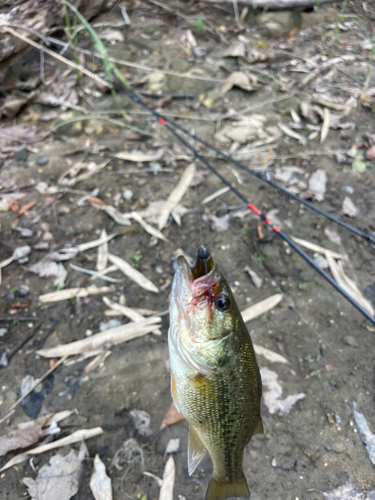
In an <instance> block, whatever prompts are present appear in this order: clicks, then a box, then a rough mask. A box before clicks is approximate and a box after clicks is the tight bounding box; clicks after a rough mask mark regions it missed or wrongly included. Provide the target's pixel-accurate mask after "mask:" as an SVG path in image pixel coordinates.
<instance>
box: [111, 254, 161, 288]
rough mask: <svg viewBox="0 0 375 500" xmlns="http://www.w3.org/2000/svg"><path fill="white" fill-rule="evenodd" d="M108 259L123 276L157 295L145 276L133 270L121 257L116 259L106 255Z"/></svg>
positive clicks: (113, 256)
mask: <svg viewBox="0 0 375 500" xmlns="http://www.w3.org/2000/svg"><path fill="white" fill-rule="evenodd" d="M108 259H109V261H110V262H112V264H114V265H115V266H117V267H118V268H119V270H120V271H122V272H123V273H124V274H125V276H127V277H128V278H130V279H131V280H133V281H134V282H135V283H137V284H138V285H139V286H141V287H142V288H144V289H145V290H148V291H149V292H153V293H159V290H158V288H157V287H156V286H155V285H154V284H153V283H152V281H150V280H148V279H147V278H146V276H144V275H143V274H142V273H140V272H139V271H138V270H137V269H134V267H132V266H131V265H130V264H129V263H128V262H126V260H124V259H121V257H117V256H116V255H112V254H111V253H109V254H108Z"/></svg>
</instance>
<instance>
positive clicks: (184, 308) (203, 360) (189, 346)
mask: <svg viewBox="0 0 375 500" xmlns="http://www.w3.org/2000/svg"><path fill="white" fill-rule="evenodd" d="M238 315H239V311H238V308H237V305H236V303H235V300H234V297H233V294H232V291H231V289H230V287H229V285H228V283H227V281H226V280H225V278H224V276H223V275H222V273H221V272H220V271H219V268H218V265H217V264H216V263H214V261H213V259H212V256H211V255H210V254H209V252H208V251H207V250H206V249H205V248H204V247H201V248H200V249H199V250H198V258H197V263H196V265H195V266H194V268H193V269H190V267H189V265H188V263H187V261H186V259H185V258H184V257H183V256H179V257H178V258H177V269H176V274H175V277H174V281H173V285H172V291H171V295H170V339H171V341H172V343H173V345H174V346H175V350H176V351H177V353H178V354H179V357H180V359H182V361H184V362H185V363H186V364H188V365H189V366H190V368H193V367H195V368H196V369H198V367H199V370H198V371H200V372H201V373H203V369H206V372H207V370H210V367H211V368H212V365H213V364H215V359H214V358H215V349H216V348H217V347H218V346H219V345H222V342H221V341H222V340H223V339H225V338H226V337H227V336H228V335H229V334H230V333H231V332H233V331H234V329H235V323H236V321H238V317H239V316H238Z"/></svg>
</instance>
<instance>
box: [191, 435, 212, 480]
mask: <svg viewBox="0 0 375 500" xmlns="http://www.w3.org/2000/svg"><path fill="white" fill-rule="evenodd" d="M206 452H207V450H206V448H205V447H204V446H203V443H202V441H201V440H200V438H199V436H198V434H197V431H196V430H195V429H194V427H193V426H192V425H190V426H189V445H188V469H189V476H191V475H192V474H193V472H194V471H195V469H196V468H197V466H198V465H199V463H200V462H201V460H202V459H203V457H204V456H205V454H206Z"/></svg>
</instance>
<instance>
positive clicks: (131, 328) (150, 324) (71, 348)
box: [37, 316, 161, 358]
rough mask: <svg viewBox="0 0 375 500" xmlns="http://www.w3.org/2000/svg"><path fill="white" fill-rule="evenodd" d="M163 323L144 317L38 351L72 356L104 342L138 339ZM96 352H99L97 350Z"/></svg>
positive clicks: (90, 349) (157, 318) (44, 354)
mask: <svg viewBox="0 0 375 500" xmlns="http://www.w3.org/2000/svg"><path fill="white" fill-rule="evenodd" d="M160 323H161V318H160V317H158V316H154V317H152V318H148V319H144V320H143V321H138V322H136V323H135V322H132V323H128V324H127V325H121V326H116V327H115V328H110V329H109V330H105V331H104V332H100V333H96V334H94V335H91V337H87V338H85V339H81V340H76V341H75V342H70V343H69V344H65V345H60V346H57V347H52V348H50V349H41V350H40V351H37V354H38V355H39V356H43V357H45V358H59V357H61V356H67V355H69V356H71V355H76V354H81V353H87V352H89V351H95V350H96V349H98V348H100V347H101V346H102V345H103V344H106V345H116V344H121V343H122V342H127V341H128V340H132V339H136V338H137V337H141V336H142V335H146V333H150V332H152V330H155V327H157V326H158V325H159V324H160ZM95 354H98V353H97V352H96V353H95Z"/></svg>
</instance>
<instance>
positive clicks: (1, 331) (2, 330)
mask: <svg viewBox="0 0 375 500" xmlns="http://www.w3.org/2000/svg"><path fill="white" fill-rule="evenodd" d="M7 331H8V329H7V328H0V337H4V335H5V334H6V333H7Z"/></svg>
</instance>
